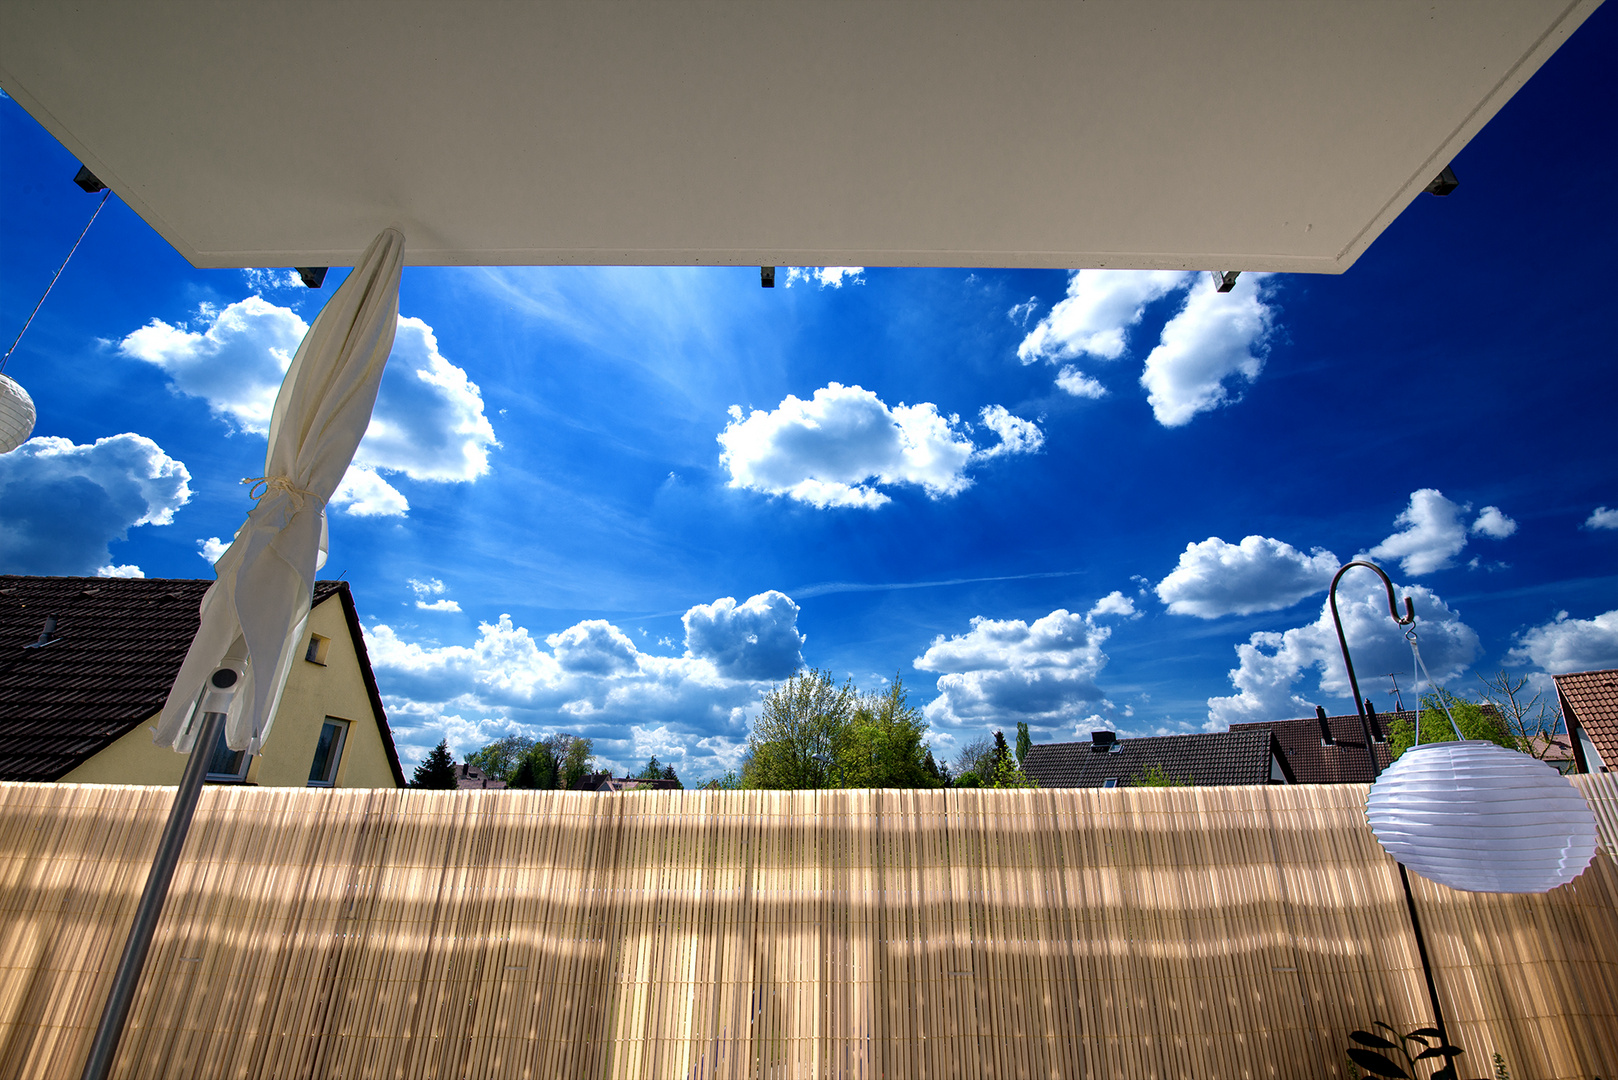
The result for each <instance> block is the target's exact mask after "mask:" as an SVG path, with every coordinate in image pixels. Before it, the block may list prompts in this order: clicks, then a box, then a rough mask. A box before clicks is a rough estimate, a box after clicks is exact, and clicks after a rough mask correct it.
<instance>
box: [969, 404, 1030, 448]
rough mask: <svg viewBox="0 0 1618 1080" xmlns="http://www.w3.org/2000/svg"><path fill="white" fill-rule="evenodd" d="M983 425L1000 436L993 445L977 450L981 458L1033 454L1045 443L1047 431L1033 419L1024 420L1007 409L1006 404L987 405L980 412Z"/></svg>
mask: <svg viewBox="0 0 1618 1080" xmlns="http://www.w3.org/2000/svg"><path fill="white" fill-rule="evenodd" d="M978 416H979V417H980V418H981V419H982V421H983V426H984V427H986V428H988V429H989V430H990V431H992V432H994V433H995V434H996V435H998V436H1000V441H999V442H998V443H996V444H995V445H993V446H989V447H985V448H984V449H982V450H978V451H975V452H974V454H973V456H974V457H976V458H979V459H988V458H996V457H1003V456H1005V455H1007V454H1032V453H1036V452H1038V450H1039V448H1040V447H1041V446H1044V445H1045V433H1044V432H1043V431H1040V430H1039V425H1038V424H1036V423H1034V422H1033V421H1032V420H1024V419H1023V418H1022V417H1020V416H1013V415H1012V414H1011V413H1009V412H1007V411H1006V407H1005V406H1004V405H985V406H984V407H983V409H982V410H981V411H980V412H979V413H978Z"/></svg>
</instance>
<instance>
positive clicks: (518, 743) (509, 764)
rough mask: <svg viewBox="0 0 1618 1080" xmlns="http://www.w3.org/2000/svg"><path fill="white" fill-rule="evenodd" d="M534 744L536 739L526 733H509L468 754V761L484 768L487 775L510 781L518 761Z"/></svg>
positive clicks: (469, 763)
mask: <svg viewBox="0 0 1618 1080" xmlns="http://www.w3.org/2000/svg"><path fill="white" fill-rule="evenodd" d="M533 745H534V740H533V739H530V738H529V737H528V736H526V735H507V736H506V737H505V738H503V739H496V740H495V741H494V742H492V743H490V744H489V745H488V746H485V747H484V748H483V749H481V750H477V751H474V752H473V753H470V754H467V755H466V763H467V764H468V765H472V766H475V767H476V768H479V769H481V770H483V773H484V775H485V776H489V777H492V778H494V779H495V780H503V781H505V782H507V783H510V782H511V774H512V771H513V770H514V769H516V767H517V762H518V761H520V760H521V759H522V756H523V755H524V754H526V753H527V752H528V750H529V748H531V747H532V746H533Z"/></svg>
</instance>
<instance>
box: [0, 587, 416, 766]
mask: <svg viewBox="0 0 1618 1080" xmlns="http://www.w3.org/2000/svg"><path fill="white" fill-rule="evenodd" d="M211 584H212V582H210V581H198V580H191V579H172V578H73V577H18V576H13V575H0V780H56V779H58V778H59V777H61V776H63V775H65V774H66V773H68V772H70V771H72V770H73V769H74V768H75V767H76V766H78V765H80V764H81V763H83V762H84V761H86V760H88V759H89V758H90V757H92V756H94V755H95V754H97V753H99V752H100V751H101V750H103V749H105V748H106V747H107V746H108V745H109V744H111V743H112V742H113V741H115V740H116V739H118V738H120V737H122V736H123V735H125V734H127V733H128V732H129V731H130V730H131V729H133V728H134V727H135V726H136V725H138V724H140V723H142V722H143V721H146V720H149V719H150V718H151V717H152V715H153V714H154V713H156V712H157V711H158V710H159V709H161V708H162V707H163V701H164V699H166V698H167V697H168V692H169V687H170V686H171V685H172V684H173V682H174V676H175V675H176V674H178V673H179V670H180V664H181V662H182V661H183V660H184V659H185V653H186V650H187V649H188V648H190V645H191V638H192V636H193V635H194V634H195V633H196V631H197V624H198V621H199V615H198V607H199V605H200V604H201V603H202V594H203V593H205V592H207V591H208V586H209V585H211ZM333 595H338V596H341V597H342V600H343V607H344V612H345V614H346V615H347V617H348V622H349V626H350V629H351V630H352V631H353V633H354V637H355V646H356V648H357V649H358V651H359V655H360V660H361V664H360V667H361V669H362V671H363V674H364V676H365V680H366V689H367V691H368V692H369V693H370V696H371V699H372V705H373V707H374V708H375V709H376V715H377V718H378V722H379V725H380V727H381V729H382V734H383V741H384V743H385V744H386V747H387V751H388V755H389V757H390V759H391V761H392V764H393V769H394V772H395V773H396V774H398V775H399V782H400V783H401V784H403V774H402V773H400V772H399V766H398V757H397V754H396V753H395V751H394V748H393V739H392V736H391V735H390V734H389V733H388V730H387V722H386V719H385V717H386V714H385V713H384V712H383V711H382V700H381V696H380V694H379V693H378V692H377V689H376V680H375V678H374V676H373V675H372V673H371V666H370V661H369V658H368V657H367V655H366V652H365V643H364V639H363V638H362V637H361V636H360V633H359V616H358V614H357V613H356V612H355V610H354V601H353V598H352V596H350V595H349V591H348V586H347V585H346V584H344V583H342V582H338V581H322V582H319V583H318V584H317V585H316V586H315V595H314V602H315V603H316V604H319V603H321V602H322V601H324V600H327V599H329V598H331V597H332V596H333ZM48 616H55V617H56V629H55V633H54V635H53V636H52V639H51V642H50V644H48V645H46V646H45V647H43V648H37V649H30V648H24V646H26V645H29V644H32V643H33V642H35V641H37V640H38V639H39V637H40V634H41V631H42V630H43V629H44V627H45V620H46V618H47V617H48Z"/></svg>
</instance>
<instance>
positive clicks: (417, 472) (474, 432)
mask: <svg viewBox="0 0 1618 1080" xmlns="http://www.w3.org/2000/svg"><path fill="white" fill-rule="evenodd" d="M498 445H500V444H499V443H498V442H497V441H496V439H495V437H494V428H493V427H492V426H490V424H489V419H488V417H487V416H485V415H484V414H483V395H482V392H481V391H480V390H479V389H478V386H477V384H476V383H474V382H472V381H471V380H470V379H468V378H467V377H466V372H465V371H463V370H462V369H460V368H458V367H456V366H455V365H454V364H452V363H450V362H449V361H448V360H446V359H444V357H443V355H442V354H441V353H440V352H439V351H438V338H437V337H436V336H435V335H434V334H433V330H432V327H430V326H428V325H427V324H426V323H424V322H422V321H421V320H420V319H414V318H409V317H405V316H401V317H400V319H399V329H398V332H397V333H396V334H395V335H394V339H393V352H392V354H390V355H389V357H388V367H387V371H386V372H385V373H384V374H383V376H382V386H381V389H380V390H379V391H378V392H377V396H376V411H375V412H374V413H373V414H372V415H371V426H370V427H369V428H367V429H366V431H365V438H364V439H363V440H361V442H360V446H359V450H358V451H356V452H355V454H354V463H355V464H356V465H360V466H365V467H368V468H371V469H374V470H381V471H384V472H399V473H403V474H404V475H406V476H408V477H410V479H412V480H426V481H434V482H438V483H455V482H464V481H470V480H476V479H477V478H478V477H480V476H483V475H485V474H486V473H488V471H489V449H490V447H494V446H498Z"/></svg>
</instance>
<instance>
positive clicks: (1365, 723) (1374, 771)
mask: <svg viewBox="0 0 1618 1080" xmlns="http://www.w3.org/2000/svg"><path fill="white" fill-rule="evenodd" d="M1356 566H1363V567H1365V568H1366V569H1367V570H1374V571H1376V576H1377V577H1379V578H1381V579H1382V585H1383V587H1384V588H1386V589H1387V590H1388V614H1389V615H1391V616H1393V621H1394V622H1395V623H1398V624H1399V625H1400V626H1409V625H1410V624H1411V623H1413V622H1415V621H1416V607H1415V605H1414V604H1412V603H1411V602H1410V597H1408V596H1407V597H1405V613H1404V617H1403V618H1400V617H1399V602H1398V601H1397V600H1395V599H1394V597H1393V582H1392V581H1391V580H1390V579H1389V578H1388V575H1387V574H1385V573H1383V572H1382V568H1381V567H1380V566H1378V565H1376V563H1369V562H1365V561H1363V560H1360V559H1356V560H1354V561H1353V562H1351V563H1347V564H1346V565H1344V566H1343V567H1342V568H1341V569H1339V570H1338V571H1337V575H1336V576H1335V577H1333V578H1332V579H1331V592H1330V594H1329V595H1328V597H1327V599H1328V601H1329V602H1330V604H1331V621H1332V623H1333V624H1334V625H1336V627H1337V644H1338V646H1339V647H1340V648H1341V649H1342V650H1343V666H1344V667H1346V668H1348V688H1349V689H1350V690H1352V691H1353V692H1354V708H1355V709H1356V710H1358V711H1359V714H1360V728H1361V730H1363V731H1364V733H1365V752H1366V754H1368V755H1369V756H1370V758H1371V778H1372V779H1373V780H1374V779H1376V777H1377V776H1378V775H1380V774H1381V772H1382V769H1381V768H1380V767H1379V766H1378V765H1377V760H1376V747H1375V746H1374V745H1372V742H1371V721H1370V718H1368V717H1367V716H1366V715H1365V699H1364V698H1362V697H1360V680H1359V678H1358V677H1357V676H1356V675H1355V674H1354V660H1353V658H1352V657H1350V656H1349V655H1348V638H1347V637H1346V636H1344V634H1343V617H1342V616H1341V615H1339V614H1338V613H1337V583H1338V582H1339V581H1341V580H1342V579H1343V575H1344V574H1346V573H1348V572H1349V571H1350V570H1352V569H1353V568H1354V567H1356Z"/></svg>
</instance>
